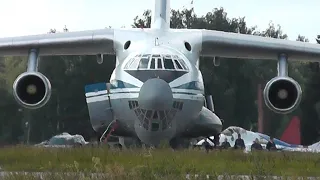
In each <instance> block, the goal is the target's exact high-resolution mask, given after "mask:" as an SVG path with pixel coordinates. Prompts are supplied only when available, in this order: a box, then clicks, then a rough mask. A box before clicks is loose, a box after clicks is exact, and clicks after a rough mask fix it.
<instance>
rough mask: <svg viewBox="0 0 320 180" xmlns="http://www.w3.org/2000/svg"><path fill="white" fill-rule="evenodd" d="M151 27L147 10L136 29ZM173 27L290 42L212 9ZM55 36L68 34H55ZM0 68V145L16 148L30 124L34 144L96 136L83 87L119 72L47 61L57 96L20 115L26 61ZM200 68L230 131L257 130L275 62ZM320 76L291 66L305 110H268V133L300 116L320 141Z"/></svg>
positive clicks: (177, 13)
mask: <svg viewBox="0 0 320 180" xmlns="http://www.w3.org/2000/svg"><path fill="white" fill-rule="evenodd" d="M150 22H151V17H150V11H149V10H148V11H145V13H144V14H143V16H142V17H136V18H135V19H134V23H133V27H136V28H142V27H150ZM171 27H172V28H198V29H211V30H219V31H226V32H239V33H245V34H255V35H259V36H267V37H272V38H287V35H286V34H285V33H283V32H282V29H281V27H280V26H278V27H275V26H274V25H273V24H272V23H270V25H269V27H268V28H267V29H266V30H265V31H262V32H259V31H256V28H255V27H248V26H247V25H246V21H245V18H229V17H227V13H226V12H225V11H224V9H222V8H220V9H213V10H212V12H208V13H207V14H206V15H205V16H202V17H199V16H197V15H196V14H194V11H193V9H184V10H182V11H181V10H172V18H171ZM66 30H67V29H64V31H66ZM50 33H63V32H56V30H55V29H52V30H50ZM297 40H299V41H307V40H306V39H305V38H304V37H303V36H299V37H297ZM0 65H1V66H0V84H1V88H0V91H1V95H2V101H1V103H0V105H1V111H0V117H1V120H2V123H1V124H0V140H1V141H2V142H3V143H16V142H19V141H21V140H23V138H26V137H25V135H26V128H25V122H26V121H29V125H30V124H31V133H30V141H31V142H39V141H42V140H44V139H47V138H48V137H50V136H52V135H54V134H57V133H61V132H65V131H67V132H69V133H71V134H74V133H78V134H83V135H84V137H85V138H86V139H89V138H92V137H93V135H94V132H93V130H92V128H91V125H90V122H89V116H88V111H87V106H86V101H85V96H84V86H85V85H86V84H90V83H96V82H108V80H109V78H110V75H111V72H112V70H113V69H114V67H115V58H114V57H113V56H110V57H105V60H104V63H103V64H101V65H99V64H97V62H96V59H95V57H94V56H56V57H42V58H41V61H40V64H39V68H40V71H41V72H42V73H44V74H45V75H46V76H47V77H48V78H49V80H50V81H51V83H52V87H53V94H52V97H51V100H50V102H49V103H48V104H47V105H46V106H45V107H43V108H41V109H38V110H35V111H28V110H21V109H20V108H19V106H18V105H17V104H16V103H15V101H14V99H13V97H12V95H11V92H12V89H11V88H12V83H13V81H14V79H15V78H16V77H17V76H18V75H19V74H20V73H21V72H23V71H24V70H25V68H26V66H25V65H26V58H20V57H14V58H13V57H9V58H1V59H0ZM200 68H201V71H202V73H203V77H204V81H205V87H206V93H208V94H212V95H213V99H214V103H215V109H216V112H217V114H218V115H219V116H220V117H221V118H222V119H224V120H225V127H227V126H230V125H235V126H241V127H243V128H246V129H253V130H257V125H256V124H257V117H258V115H257V103H256V99H257V95H256V94H257V87H258V84H261V85H262V87H264V84H265V83H266V82H267V81H268V80H270V79H271V78H272V77H274V76H276V74H277V69H276V61H260V60H241V59H221V65H220V66H219V67H215V66H213V62H212V59H206V58H202V59H201V63H200ZM318 71H319V66H318V63H300V62H294V63H290V70H289V75H290V76H292V77H293V78H294V79H296V80H297V81H298V82H299V83H300V84H301V87H302V89H303V91H304V93H303V100H302V103H301V106H300V107H299V108H298V109H297V110H296V111H294V112H293V113H291V114H288V115H278V114H275V113H273V112H271V111H270V110H268V109H267V108H266V107H264V120H265V127H266V128H265V133H267V134H270V135H274V136H276V137H277V136H279V135H280V134H281V133H282V131H283V128H284V127H285V126H286V124H287V123H288V120H289V119H290V118H292V116H294V115H298V116H299V117H300V118H301V120H302V128H301V129H302V140H303V144H310V143H313V142H315V141H319V139H317V138H318V137H319V133H318V132H319V127H320V121H319V114H320V106H319V100H320V99H319V96H318V91H319V89H320V84H319V83H318V79H319V75H318ZM19 109H20V110H19Z"/></svg>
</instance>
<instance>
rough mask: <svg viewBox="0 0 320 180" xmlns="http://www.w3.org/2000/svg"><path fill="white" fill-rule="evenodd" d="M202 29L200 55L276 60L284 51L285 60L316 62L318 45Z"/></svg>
mask: <svg viewBox="0 0 320 180" xmlns="http://www.w3.org/2000/svg"><path fill="white" fill-rule="evenodd" d="M201 31H202V49H201V52H200V55H201V56H204V57H214V56H218V57H227V58H245V59H268V60H277V59H278V55H279V54H280V53H286V54H287V55H288V59H289V60H297V61H320V45H318V44H312V43H308V42H300V41H290V40H284V39H275V38H269V37H261V36H256V35H248V34H240V33H230V32H222V31H213V30H201Z"/></svg>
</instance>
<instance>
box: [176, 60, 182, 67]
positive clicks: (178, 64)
mask: <svg viewBox="0 0 320 180" xmlns="http://www.w3.org/2000/svg"><path fill="white" fill-rule="evenodd" d="M174 62H175V63H176V66H177V67H178V69H182V66H181V65H180V63H179V62H178V60H176V59H175V60H174Z"/></svg>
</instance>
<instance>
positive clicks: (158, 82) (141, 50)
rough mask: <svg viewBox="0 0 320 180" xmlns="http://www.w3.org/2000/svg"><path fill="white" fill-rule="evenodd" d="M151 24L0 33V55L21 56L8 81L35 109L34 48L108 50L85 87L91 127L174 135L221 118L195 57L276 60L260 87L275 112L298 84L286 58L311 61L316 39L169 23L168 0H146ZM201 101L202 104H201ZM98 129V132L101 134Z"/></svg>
mask: <svg viewBox="0 0 320 180" xmlns="http://www.w3.org/2000/svg"><path fill="white" fill-rule="evenodd" d="M154 3H155V4H154V10H153V11H152V13H153V16H152V24H151V28H145V29H140V28H127V29H126V28H119V29H116V28H107V29H100V30H90V31H80V32H65V33H53V34H42V35H30V36H21V37H10V38H1V39H0V56H28V67H27V71H26V72H24V73H22V74H20V75H19V76H18V77H17V79H16V80H15V82H14V84H13V95H14V97H15V99H16V100H17V102H18V103H19V104H21V105H22V106H23V107H25V108H29V109H37V108H40V107H42V106H44V105H45V104H46V103H47V102H48V101H49V99H50V95H51V85H50V81H49V80H48V79H47V78H46V76H45V75H43V74H41V73H40V72H38V71H37V64H38V57H39V56H59V55H96V56H97V61H98V62H101V61H103V55H104V54H112V55H115V56H116V67H115V69H114V71H113V73H112V76H111V78H110V81H109V83H99V84H91V85H87V86H86V87H85V96H86V100H87V105H88V110H89V115H90V120H91V124H92V127H93V129H94V130H95V131H97V132H100V133H101V134H108V132H109V131H110V130H111V129H112V127H114V125H116V128H113V132H112V135H114V136H118V137H128V138H134V139H136V140H138V141H137V142H140V143H141V142H142V143H144V144H150V145H158V144H159V143H160V142H161V141H163V140H168V141H170V143H171V145H172V146H174V145H175V144H176V143H174V142H178V141H177V139H179V138H186V139H188V138H197V137H209V136H216V135H219V133H220V132H221V130H222V122H221V120H220V118H219V117H218V116H217V115H216V114H215V113H214V111H213V108H212V99H210V98H208V100H209V101H207V105H208V106H204V104H205V102H206V100H205V99H206V96H205V94H204V84H203V79H202V74H201V72H200V71H199V58H200V57H212V58H215V57H228V58H241V59H259V60H277V61H278V76H276V77H274V78H273V79H271V80H270V81H269V82H268V83H267V85H266V87H265V89H264V100H265V103H266V105H267V106H268V107H269V108H270V109H271V110H273V111H275V112H277V113H289V112H291V111H293V110H294V109H295V108H296V107H297V106H298V104H299V102H300V100H301V93H302V92H301V88H300V85H299V84H298V83H297V82H296V81H295V80H294V79H292V78H290V77H289V76H288V70H287V69H288V68H287V66H288V61H290V60H291V61H319V60H320V46H319V45H316V44H311V43H305V42H296V41H289V40H282V39H272V38H266V37H260V36H254V35H246V34H239V33H228V32H220V31H214V30H205V29H171V28H170V1H169V0H154ZM207 107H208V108H207ZM103 136H104V135H103Z"/></svg>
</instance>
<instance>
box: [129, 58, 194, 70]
mask: <svg viewBox="0 0 320 180" xmlns="http://www.w3.org/2000/svg"><path fill="white" fill-rule="evenodd" d="M124 68H125V69H132V70H139V69H159V70H165V69H167V70H176V71H188V66H187V65H186V63H185V62H184V60H183V59H182V58H181V57H179V55H169V54H163V55H161V54H152V55H151V54H142V55H141V54H137V55H135V56H134V57H132V58H131V59H130V60H129V61H128V62H127V64H126V65H125V67H124Z"/></svg>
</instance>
